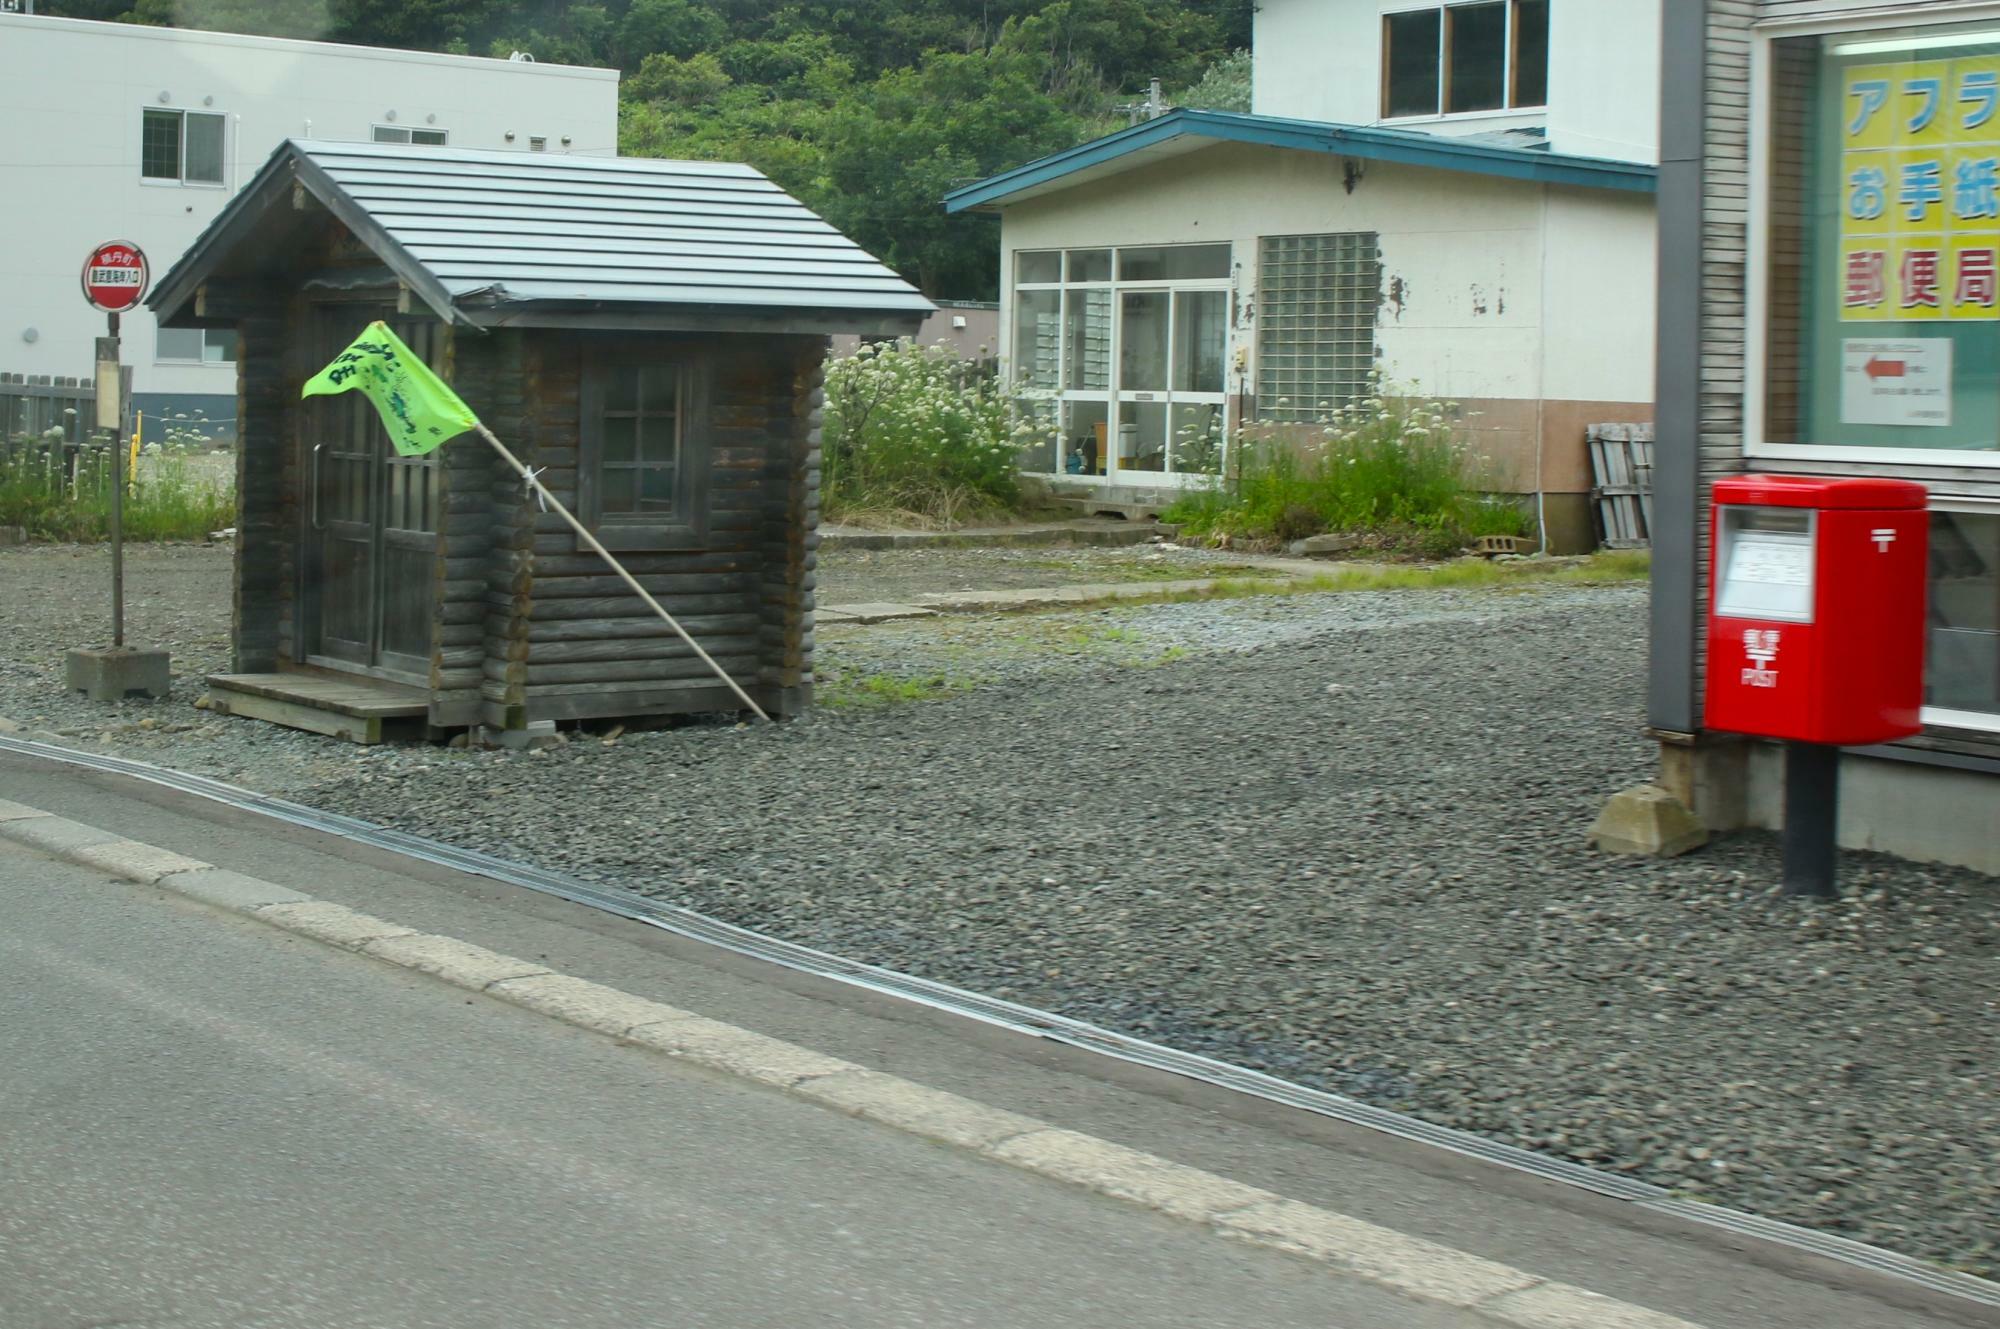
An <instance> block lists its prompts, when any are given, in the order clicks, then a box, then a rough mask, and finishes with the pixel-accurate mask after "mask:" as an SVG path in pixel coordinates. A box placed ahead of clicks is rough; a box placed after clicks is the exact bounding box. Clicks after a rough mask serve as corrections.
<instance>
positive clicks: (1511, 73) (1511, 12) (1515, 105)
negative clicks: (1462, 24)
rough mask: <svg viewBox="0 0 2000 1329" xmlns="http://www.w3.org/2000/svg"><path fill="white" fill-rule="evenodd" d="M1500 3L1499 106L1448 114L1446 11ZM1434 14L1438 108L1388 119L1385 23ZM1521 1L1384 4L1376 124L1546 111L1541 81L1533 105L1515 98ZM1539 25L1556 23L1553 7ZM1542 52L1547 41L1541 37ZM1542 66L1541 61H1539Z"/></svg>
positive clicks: (1448, 32)
mask: <svg viewBox="0 0 2000 1329" xmlns="http://www.w3.org/2000/svg"><path fill="white" fill-rule="evenodd" d="M1495 3H1497V4H1501V5H1504V6H1505V8H1506V20H1507V21H1506V27H1505V30H1504V32H1503V34H1502V38H1501V63H1500V86H1501V90H1502V97H1503V104H1502V105H1500V106H1496V107H1491V108H1489V109H1487V110H1481V111H1452V110H1447V109H1446V108H1447V107H1449V106H1450V105H1451V35H1452V33H1451V29H1452V25H1451V12H1450V11H1452V10H1454V9H1466V8H1470V7H1473V6H1476V5H1485V4H1495ZM1421 13H1435V14H1436V15H1437V20H1438V49H1437V109H1436V110H1434V111H1407V112H1404V113H1402V114H1400V115H1396V114H1391V113H1390V110H1389V107H1390V101H1389V49H1390V38H1389V31H1390V20H1391V19H1394V18H1399V17H1402V16H1404V15H1407V14H1421ZM1520 13H1521V0H1427V2H1426V3H1423V4H1410V3H1389V4H1385V5H1384V6H1383V7H1382V13H1381V37H1380V41H1379V42H1378V44H1377V52H1378V57H1379V60H1380V69H1381V88H1380V90H1379V96H1378V98H1377V104H1376V110H1377V113H1378V120H1379V121H1380V123H1383V124H1422V123H1426V122H1430V121H1443V120H1454V121H1456V120H1477V119H1481V118H1489V119H1490V118H1493V117H1498V116H1516V115H1531V114H1534V113H1535V112H1537V111H1547V110H1548V107H1549V99H1548V84H1547V78H1546V75H1545V76H1544V79H1543V87H1542V99H1541V100H1540V101H1537V102H1523V101H1521V100H1519V97H1520V77H1519V73H1520V71H1519V57H1520V49H1521V37H1520ZM1544 21H1545V23H1546V24H1548V25H1550V27H1551V28H1552V27H1553V25H1554V22H1555V7H1554V5H1552V4H1551V5H1550V6H1548V8H1547V9H1545V10H1544ZM1543 45H1544V49H1545V50H1546V49H1547V46H1548V38H1547V35H1546V34H1545V35H1544V38H1543ZM1544 63H1545V64H1546V58H1545V59H1544Z"/></svg>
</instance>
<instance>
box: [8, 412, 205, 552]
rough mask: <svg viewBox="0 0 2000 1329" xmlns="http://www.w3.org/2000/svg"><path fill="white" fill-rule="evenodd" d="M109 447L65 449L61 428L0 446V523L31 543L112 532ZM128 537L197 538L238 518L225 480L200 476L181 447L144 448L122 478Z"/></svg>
mask: <svg viewBox="0 0 2000 1329" xmlns="http://www.w3.org/2000/svg"><path fill="white" fill-rule="evenodd" d="M112 446H113V445H112V444H111V443H110V442H109V441H106V440H103V439H101V438H100V439H98V440H96V441H91V442H86V443H85V444H83V445H82V447H81V448H70V447H66V446H65V444H64V443H63V441H62V437H61V432H60V431H59V430H58V431H51V433H50V434H48V435H43V436H40V437H36V438H27V439H14V440H11V441H8V442H6V443H4V444H0V526H18V527H21V528H22V529H23V530H24V531H25V532H26V534H27V537H28V538H29V539H30V540H58V541H78V542H89V541H95V540H105V539H109V538H110V535H111V485H112V454H111V448H112ZM128 479H129V483H128V486H127V492H126V496H125V505H124V514H123V516H124V527H125V538H126V539H128V540H199V539H201V538H202V537H204V536H206V535H207V534H208V533H209V532H210V531H213V530H217V529H219V528H221V527H224V526H228V525H230V524H231V523H232V522H234V521H235V519H236V495H235V493H234V490H233V488H232V486H231V485H230V484H229V483H227V482H224V483H220V484H218V483H216V482H215V481H214V480H213V479H211V478H210V477H209V476H206V475H204V474H202V472H201V471H200V470H198V469H197V468H196V467H195V466H194V465H193V463H192V462H191V461H190V460H189V457H188V455H187V454H186V453H185V452H156V453H150V454H149V455H148V456H146V457H145V458H144V459H143V464H142V466H141V467H140V470H139V473H138V474H137V475H134V476H131V477H129V478H128Z"/></svg>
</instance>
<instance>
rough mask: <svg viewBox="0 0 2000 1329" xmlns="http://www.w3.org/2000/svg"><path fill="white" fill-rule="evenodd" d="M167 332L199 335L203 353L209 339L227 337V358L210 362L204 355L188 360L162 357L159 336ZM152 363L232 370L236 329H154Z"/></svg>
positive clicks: (180, 357)
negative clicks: (214, 366) (227, 367)
mask: <svg viewBox="0 0 2000 1329" xmlns="http://www.w3.org/2000/svg"><path fill="white" fill-rule="evenodd" d="M167 332H198V333H200V334H201V344H202V349H203V351H204V352H206V351H207V349H208V346H209V344H210V343H209V339H210V338H211V337H216V336H221V337H227V338H228V345H227V347H226V350H227V351H228V355H227V358H225V359H220V360H211V359H209V358H208V356H207V355H206V354H204V355H202V356H201V357H200V358H199V359H190V358H188V357H187V356H180V355H162V354H161V353H160V335H161V334H162V333H167ZM153 363H154V364H156V365H229V366H230V367H231V368H234V367H235V365H236V329H234V328H161V327H155V328H154V329H153Z"/></svg>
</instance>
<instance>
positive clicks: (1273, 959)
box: [0, 551, 2000, 1276]
mask: <svg viewBox="0 0 2000 1329" xmlns="http://www.w3.org/2000/svg"><path fill="white" fill-rule="evenodd" d="M953 552H954V553H957V554H960V555H964V554H965V553H967V552H974V553H976V552H977V551H953ZM1008 552H1015V553H1020V552H1036V553H1039V552H1043V551H1008ZM8 557H9V559H11V558H12V556H11V555H10V556H8ZM169 561H170V560H169ZM19 567H20V564H19V563H18V562H11V561H8V562H0V575H7V576H12V575H13V574H14V573H15V572H16V571H17V570H18V568H19ZM837 575H838V574H837V572H835V573H833V574H831V576H832V577H835V578H837ZM9 584H10V586H11V585H12V584H13V583H11V582H10V583H9ZM836 584H837V581H836ZM6 601H7V602H8V606H7V607H6V608H0V615H4V617H0V628H5V629H6V630H8V632H9V633H10V635H13V634H17V633H18V632H19V631H21V630H24V629H28V628H31V627H32V626H33V625H34V624H35V623H36V622H38V621H39V619H38V614H39V613H40V611H38V610H34V609H29V608H23V606H22V603H21V602H20V601H19V600H18V599H17V597H15V596H14V595H12V594H10V595H9V596H7V597H6ZM44 602H45V601H44V598H43V597H37V599H36V603H44ZM66 612H67V609H66V608H64V607H60V606H53V607H50V608H49V609H48V613H49V615H50V616H51V621H52V622H53V621H55V620H57V619H59V618H60V616H61V614H63V613H66ZM144 612H152V611H151V610H146V611H144ZM162 621H166V622H171V621H172V616H171V615H170V614H169V615H166V617H165V618H163V620H162ZM1644 631H1645V598H1644V591H1643V589H1642V588H1637V587H1609V588H1590V587H1553V586H1544V587H1534V588H1525V589H1520V590H1513V591H1509V592H1504V593H1496V592H1490V591H1489V592H1474V591H1425V592H1395V593H1368V594H1347V595H1308V596H1293V597H1286V598H1277V597H1269V598H1258V599H1245V600H1232V601H1219V602H1208V603H1189V604H1158V605H1144V606H1122V607H1115V608H1109V609H1102V610H1096V611H1089V612H1071V613H1061V614H1037V615H1028V616H1009V617H998V618H944V619H936V620H925V621H922V622H916V623H901V624H886V625H882V626H880V627H872V628H858V627H857V628H826V629H823V630H822V632H821V634H820V642H821V648H822V658H823V667H824V668H825V669H826V671H827V672H828V673H830V674H837V675H839V676H840V677H839V678H838V679H836V680H834V681H832V682H830V683H829V684H828V685H827V686H828V689H829V691H836V692H837V691H838V690H839V689H840V688H841V687H843V686H846V685H847V684H846V683H844V682H843V681H842V680H868V679H882V680H889V681H892V682H893V681H895V680H912V679H918V680H921V679H927V678H931V677H940V678H949V679H952V680H958V681H962V682H963V684H964V686H953V687H951V688H947V689H943V690H941V692H940V693H939V699H937V700H918V701H907V702H899V701H895V700H893V697H892V699H891V700H889V701H888V702H886V703H884V704H880V705H861V706H851V707H840V708H827V709H824V710H821V711H819V712H817V713H815V714H814V715H813V716H812V717H811V718H809V719H807V720H805V721H802V722H798V723H794V724H790V725H786V726H782V727H777V728H763V727H737V726H724V725H710V726H696V727H690V728H683V729H677V730H669V731H663V732H657V733H645V734H631V735H627V736H625V737H624V738H621V739H619V740H618V741H617V742H615V743H608V744H607V743H603V742H598V741H591V740H588V739H584V738H581V737H579V741H575V742H572V743H570V744H569V745H568V746H565V747H561V748H557V749H554V750H552V751H548V752H544V753H533V754H517V753H483V752H457V751H447V750H443V749H428V748H400V749H391V748H384V749H373V750H360V749H353V748H348V747H346V746H344V745H340V744H335V743H330V742H326V741H322V740H319V739H315V738H311V737H309V736H305V735H295V734H287V733H285V732H284V731H281V730H277V729H274V728H271V727H269V726H264V725H257V724H250V723H246V722H241V721H221V720H214V719H209V718H207V717H200V718H198V719H197V720H196V721H195V723H196V724H197V728H196V729H194V730H190V731H186V732H180V733H162V732H160V731H158V730H154V731H136V730H135V731H125V732H122V733H114V734H113V735H112V746H113V747H114V748H116V749H117V750H119V751H123V752H126V753H129V754H130V755H135V756H140V757H142V758H146V759H150V760H155V761H168V762H172V763H173V764H177V765H181V766H183V767H186V768H189V769H195V770H201V771H204V772H206V773H211V774H219V775H224V776H226V777H228V778H234V779H239V780H241V781H242V782H245V783H250V784H253V785H255V786H256V787H259V788H265V789H269V790H271V791H273V792H279V793H283V794H286V795H287V796H289V797H293V798H298V799H301V800H303V801H308V802H311V803H314V804H316V805H318V806H321V807H326V808H331V809H333V810H336V811H340V812H345V813H349V814H352V815H356V816H361V817H366V818H368V819H370V820H374V821H378V822H382V823H385V824H389V825H394V826H397V827H400V828H402V829H405V830H410V831H414V832H417V833H420V834H426V835H432V836H436V837H438V838H441V839H446V840H453V841H457V842H460V843H465V844H469V845H475V846H478V847H480V848H482V849H486V850H488V851H491V852H497V853H502V854H507V855H510V856H513V857H517V858H521V859H524V860H528V861H532V862H537V863H542V864H545V865H548V866H551V867H556V868H560V869H563V870H566V871H569V872H572V873H575V874H576V875H578V876H583V877H588V878H591V879H593V880H597V881H602V882H611V883H616V884H619V885H622V886H624V887H626V888H628V889H631V890H634V891H637V892H640V893H643V894H646V895H650V896H654V897H657V898H661V899H667V900H672V901H674V902H676V903H679V904H685V905H688V906H691V907H693V908H696V909H700V910H702V911H704V912H706V913H709V914H712V915H715V916H717V917H720V918H724V919H727V920H729V921H731V922H734V923H739V924H743V925H746V926H750V927H754V928H758V929H761V930H764V931H768V932H772V933H775V934H778V935H781V936H785V937H789V938H791V939H794V940H797V941H800V942H804V943H806V944H809V945H813V946H818V947H822V948H825V949H828V950H832V951H836V952H839V953H841V954H844V955H848V956H851V957H853V958H855V959H859V960H863V961H867V962H869V963H873V964H881V965H887V966H891V967H894V968H898V969H903V970H908V971H912V972H915V973H920V974H924V975H927V976H930V977H933V978H937V979H941V980H944V981H947V982H952V983H957V984H961V985H964V986H967V987H972V988H977V989H980V990H982V991H986V992H991V993H995V994H997V995H1002V996H1007V997H1011V998H1013V999H1016V1000H1020V1001H1025V1002H1028V1003H1031V1004H1034V1005H1039V1006H1044V1007H1048V1008H1051V1009H1055V1010H1059V1011H1062V1012H1064V1013H1066V1014H1070V1015H1073V1016H1077V1017H1080V1018H1083V1019H1088V1020H1094V1021H1097V1022H1100V1023H1103V1024H1106V1025H1110V1026H1113V1027H1116V1028H1120V1029H1124V1030H1128V1031H1131V1032H1133V1033H1137V1034H1140V1035H1143V1036H1146V1037H1151V1038H1154V1039H1158V1040H1160V1041H1162V1042H1166V1043H1169V1044H1173V1045H1175V1046H1179V1047H1183V1048H1187V1049H1190V1050H1193V1051H1197V1052H1203V1053H1207V1054H1209V1055H1213V1056H1219V1057H1223V1058H1226V1059H1228V1060H1231V1061H1235V1062H1239V1063H1242V1064H1244V1065H1248V1066H1253V1067H1256V1068H1258V1069H1262V1070H1266V1071H1270V1072H1272V1073H1275V1074H1278V1075H1282V1076H1285V1077H1287V1078H1290V1079H1294V1080H1297V1081H1300V1082H1302V1083H1306V1084H1311V1085H1315V1086H1318V1087H1321V1088H1326V1089H1331V1090H1334V1091H1337V1092H1341V1093H1346V1094H1350V1095H1353V1096H1355V1097H1358V1098H1362V1099H1366V1100H1368V1101H1371V1102H1376V1103H1381V1104H1383V1105H1385V1106H1389V1107H1393V1108H1396V1109H1398V1110H1401V1111H1404V1112H1409V1113H1412V1114H1415V1115H1417V1116H1420V1117H1424V1118H1427V1119H1430V1120H1433V1121H1437V1122H1440V1123H1443V1124H1446V1125H1451V1126H1456V1127H1460V1128H1463V1129H1467V1130H1473V1131H1478V1132H1481V1133H1484V1134H1487V1135H1490V1136H1493V1137H1495V1138H1498V1139H1503V1140H1507V1141H1509V1142H1512V1143H1515V1144H1519V1145H1523V1146H1526V1147H1528V1148H1532V1149H1538V1150H1542V1151H1544V1152H1547V1153H1550V1154H1554V1155H1557V1156H1560V1157H1565V1158H1570V1159H1575V1160H1579V1161H1583V1162H1587V1163H1590V1164H1592V1165H1595V1166H1598V1167H1604V1168H1609V1169H1613V1170H1616V1171H1621V1172H1626V1173H1629V1174H1631V1175H1634V1176H1638V1177H1641V1178H1644V1179H1646V1180H1649V1181H1652V1182H1655V1183H1658V1184H1661V1185H1665V1186H1668V1187H1671V1188H1673V1189H1675V1190H1676V1191H1678V1192H1680V1193H1682V1194H1685V1195H1689V1196H1694V1197H1699V1198H1703V1199H1708V1200H1712V1201H1714V1202H1716V1203H1720V1204H1726V1205H1731V1206H1735V1207H1739V1208H1744V1209H1749V1210H1753V1211H1756V1212H1760V1213H1764V1214H1768V1215H1771V1216H1773V1217H1778V1218H1784V1219H1789V1220H1791V1221H1794V1222H1801V1223H1805V1224H1808V1225H1812V1226H1816V1227H1820V1228H1823V1229H1826V1230H1828V1231H1832V1232H1837V1233H1840V1234H1842V1235H1846V1236H1851V1237H1855V1238H1858V1239H1860V1240H1864V1241H1870V1242H1875V1243H1878V1244H1881V1245H1885V1246H1889V1247H1892V1248H1895V1249H1898V1250H1902V1251H1906V1252H1909V1253H1911V1254H1915V1255H1919V1256H1924V1257H1929V1258H1931V1259H1934V1260H1937V1261H1940V1262H1942V1263H1947V1264H1950V1265H1954V1266H1956V1267H1959V1268H1963V1269H1967V1270H1970V1271H1973V1272H1981V1273H1986V1274H1988V1275H1989V1276H1990V1275H1991V1274H1992V1273H1993V1272H1994V1270H1995V1267H1996V1264H2000V1252H1996V1249H1995V1241H1996V1230H1995V1224H1994V1221H1993V1215H1994V1213H1995V1212H1996V1210H2000V1070H1996V1067H2000V1056H1997V1055H1996V1054H2000V881H1996V880H1995V879H1994V878H1991V877H1986V876H1982V875H1979V874H1976V873H1971V872H1965V871H1959V870H1954V869H1946V868H1939V867H1927V866H1923V865H1918V864H1912V863H1906V862H1902V861H1899V860H1895V859H1890V858H1885V857H1881V856H1876V855H1869V854H1854V855H1850V856H1849V857H1848V859H1847V860H1846V865H1845V869H1844V872H1845V876H1844V881H1845V885H1846V888H1847V892H1848V894H1847V896H1846V898H1844V899H1842V900H1840V901H1838V902H1834V903H1831V904H1813V903H1805V902H1799V901H1789V900H1784V899H1781V898H1779V897H1777V896H1776V895H1775V894H1774V888H1773V883H1774V882H1775V881H1776V878H1777V850H1776V845H1775V842H1774V841H1773V839H1772V838H1771V837H1769V836H1764V835H1742V836H1735V837H1731V838H1729V839H1727V840H1724V841H1722V842H1720V843H1718V844H1716V845H1713V846H1711V847H1710V848H1708V849H1707V850H1704V851H1702V852H1700V853H1698V854H1695V855H1691V856H1689V857H1687V858H1683V859H1678V860H1672V861H1668V862H1653V861H1646V860H1634V859H1623V858H1611V857H1605V856H1602V855H1598V854H1594V853H1592V852H1590V851H1588V850H1586V849H1585V848H1583V846H1582V838H1583V832H1584V829H1585V828H1586V827H1587V825H1588V824H1589V821H1590V819H1591V817H1592V816H1593V815H1594V814H1595V812H1596V810H1597V808H1598V806H1599V805H1600V803H1601V801H1602V799H1603V798H1604V797H1605V796H1606V795H1607V794H1608V793H1610V792H1611V791H1613V790H1615V789H1618V788H1621V787H1623V786H1625V785H1628V784H1631V783H1634V782H1636V781H1639V780H1641V779H1644V778H1647V777H1648V776H1649V775H1650V774H1651V773H1652V770H1653V758H1652V754H1651V752H1650V749H1649V745H1648V744H1647V743H1646V742H1645V741H1644V740H1643V739H1642V738H1641V737H1640V735H1639V725H1640V720H1641V716H1640V712H1639V698H1640V696H1641V693H1642V685H1643V666H1644V646H1643V638H1644ZM205 634H206V635H205ZM212 639H213V631H212V630H195V629H192V628H190V640H189V643H188V646H187V647H186V651H185V653H186V654H187V655H188V656H189V657H193V656H195V655H198V653H199V652H200V651H201V650H203V649H206V648H205V647H204V646H203V645H202V643H204V642H207V641H211V640H212ZM8 655H9V669H8V671H7V672H6V673H5V674H4V675H0V714H8V715H12V716H14V717H15V718H17V719H18V718H23V716H22V711H21V707H20V704H19V702H20V699H21V697H22V695H23V694H22V691H21V689H22V687H23V685H24V680H25V679H26V678H27V675H28V674H31V673H34V672H35V671H36V670H37V669H38V668H39V667H40V666H37V665H33V664H30V663H26V662H24V661H23V660H22V659H21V655H20V653H19V652H18V651H15V650H12V649H11V648H10V649H9V650H8ZM54 658H55V659H56V660H57V661H58V662H59V658H60V650H59V649H58V650H56V651H55V652H54ZM186 664H187V660H186V659H177V665H180V666H182V667H186ZM33 687H34V689H39V690H40V691H39V692H38V693H37V695H42V696H46V689H47V688H48V683H47V682H46V681H45V680H44V681H40V682H37V683H35V684H34V685H33ZM879 690H882V691H885V692H889V693H892V694H893V693H895V692H896V689H894V688H888V687H885V688H882V689H879ZM916 691H917V693H918V694H919V695H923V694H924V690H923V689H918V690H916ZM67 705H69V704H68V703H63V704H62V705H61V706H59V705H56V704H54V703H51V704H50V705H49V706H48V709H49V710H51V711H57V710H62V709H63V707H64V706H67ZM75 705H76V706H77V707H79V708H82V709H84V710H87V711H88V712H90V713H91V714H92V715H93V716H95V717H97V720H96V722H97V723H102V717H104V716H105V715H106V714H108V713H115V712H118V711H122V712H125V713H126V714H128V715H130V714H133V713H143V714H144V716H145V717H146V718H158V719H166V718H168V717H172V719H173V722H175V723H180V722H185V721H187V720H188V719H189V718H190V717H198V716H199V713H197V712H193V711H190V710H188V709H187V708H186V707H184V706H167V705H157V706H142V705H139V704H128V705H127V706H125V707H121V708H105V707H93V706H90V705H89V704H88V703H75ZM83 741H91V740H89V739H84V740H83ZM635 790H642V791H645V794H644V795H643V796H642V797H640V798H638V799H636V800H635V798H634V796H633V791H635Z"/></svg>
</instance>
